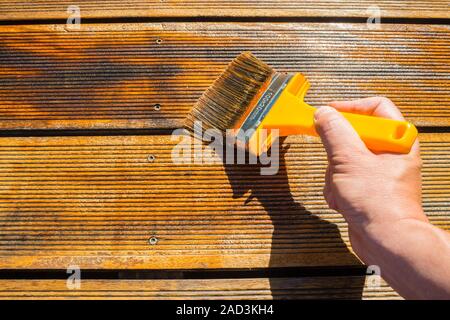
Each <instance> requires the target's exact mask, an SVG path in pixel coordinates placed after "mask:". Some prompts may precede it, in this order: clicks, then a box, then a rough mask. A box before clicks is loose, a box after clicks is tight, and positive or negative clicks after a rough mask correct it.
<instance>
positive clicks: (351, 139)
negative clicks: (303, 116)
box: [314, 106, 367, 157]
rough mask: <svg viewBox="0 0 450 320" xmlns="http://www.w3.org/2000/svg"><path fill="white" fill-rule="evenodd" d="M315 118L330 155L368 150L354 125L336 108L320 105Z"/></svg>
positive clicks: (318, 131)
mask: <svg viewBox="0 0 450 320" xmlns="http://www.w3.org/2000/svg"><path fill="white" fill-rule="evenodd" d="M314 120H315V124H316V131H317V133H318V134H319V136H320V138H321V139H322V143H323V144H324V146H325V149H326V151H327V154H328V156H329V157H333V156H336V155H347V154H352V153H355V152H363V151H365V150H367V148H366V146H365V144H364V142H363V141H362V140H361V138H360V137H359V135H358V133H357V132H356V131H355V129H353V127H352V125H351V124H350V123H349V122H348V121H347V119H345V118H344V116H343V115H341V114H340V113H339V112H338V111H337V110H336V109H334V108H332V107H329V106H323V107H320V108H318V109H317V111H316V112H315V113H314Z"/></svg>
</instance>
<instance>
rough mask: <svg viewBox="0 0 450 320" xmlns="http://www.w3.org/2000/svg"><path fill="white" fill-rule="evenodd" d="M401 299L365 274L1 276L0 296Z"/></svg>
mask: <svg viewBox="0 0 450 320" xmlns="http://www.w3.org/2000/svg"><path fill="white" fill-rule="evenodd" d="M5 297H7V298H9V299H36V300H37V299H183V300H185V299H186V300H191V299H258V300H259V299H358V300H359V299H370V300H374V299H399V298H400V297H399V296H398V294H396V293H395V292H394V291H393V290H392V289H391V288H390V287H389V286H388V285H386V283H384V282H381V285H380V286H379V287H377V288H374V287H373V286H370V282H366V283H365V279H364V277H356V276H352V277H303V278H273V279H266V278H259V279H232V280H230V279H208V280H197V279H192V280H185V279H177V280H123V279H122V280H84V281H83V284H82V287H81V288H80V289H79V290H73V289H72V290H70V289H68V288H67V285H66V281H65V280H31V281H30V280H0V299H2V298H5Z"/></svg>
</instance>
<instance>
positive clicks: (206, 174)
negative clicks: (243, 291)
mask: <svg viewBox="0 0 450 320" xmlns="http://www.w3.org/2000/svg"><path fill="white" fill-rule="evenodd" d="M421 140H422V156H423V160H424V168H423V176H424V188H423V196H424V200H423V204H424V208H425V211H426V213H427V214H428V216H429V218H430V220H431V222H432V223H433V224H435V225H437V226H440V227H442V228H443V229H446V230H449V229H450V215H449V202H448V199H449V198H450V188H449V185H450V175H449V172H450V170H449V168H450V134H448V133H444V134H422V135H421ZM176 143H177V141H176V140H173V141H172V140H171V139H170V136H164V135H163V136H112V137H101V136H97V137H94V136H93V137H29V138H0V225H1V227H0V268H2V269H61V268H62V269H65V268H66V267H67V266H68V265H78V266H80V267H81V268H82V269H191V268H192V269H195V268H198V269H204V268H219V269H220V268H266V267H288V266H291V267H293V266H311V267H312V266H349V265H359V264H360V262H359V260H358V259H357V258H356V257H355V256H354V255H353V254H352V253H351V249H349V247H348V234H347V228H346V224H345V222H344V220H343V218H342V217H341V216H340V215H339V214H337V213H336V212H334V211H332V210H330V209H328V208H327V205H326V203H325V202H324V200H323V196H322V187H323V182H324V181H323V177H324V170H325V165H326V157H325V153H324V150H323V148H322V146H321V144H320V143H318V142H317V140H315V139H308V138H302V137H290V138H288V140H287V141H286V142H285V145H284V147H283V156H282V157H281V162H280V170H279V172H278V174H277V175H273V176H261V175H260V167H259V166H256V165H225V166H224V165H223V164H222V163H220V162H219V163H217V164H210V165H200V164H173V162H172V159H171V152H172V149H173V147H174V145H175V144H176ZM149 155H153V156H154V157H155V158H154V160H151V161H149V160H148V156H149ZM216 160H219V159H218V158H216ZM152 237H155V238H156V240H157V242H156V243H155V244H150V243H149V239H150V238H152Z"/></svg>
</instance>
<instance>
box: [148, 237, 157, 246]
mask: <svg viewBox="0 0 450 320" xmlns="http://www.w3.org/2000/svg"><path fill="white" fill-rule="evenodd" d="M148 243H149V244H151V245H152V246H154V245H155V244H157V243H158V238H157V237H150V239H148Z"/></svg>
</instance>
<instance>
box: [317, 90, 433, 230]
mask: <svg viewBox="0 0 450 320" xmlns="http://www.w3.org/2000/svg"><path fill="white" fill-rule="evenodd" d="M330 105H331V106H332V107H321V108H319V109H318V110H317V111H316V113H315V123H316V129H317V132H318V133H319V135H320V137H321V139H322V142H323V144H324V146H325V149H326V151H327V155H328V162H329V165H328V168H327V173H326V178H325V188H324V196H325V199H326V201H327V203H328V205H329V206H330V208H332V209H334V210H336V211H338V212H340V213H341V214H342V215H343V216H344V218H345V219H346V221H347V222H348V224H349V229H350V232H352V230H360V229H361V228H366V227H368V226H369V225H374V224H377V225H385V224H392V223H394V222H395V221H398V220H402V219H418V220H422V221H427V218H426V216H425V214H424V213H423V210H422V201H421V171H420V169H421V160H420V154H419V143H418V141H416V142H415V143H414V145H413V147H412V149H411V151H410V153H409V154H392V153H378V154H377V153H373V152H371V151H370V150H369V149H367V147H366V146H365V145H364V142H363V141H362V140H361V139H360V138H359V136H358V134H357V133H356V131H355V130H354V129H353V127H352V126H351V125H350V123H349V122H348V121H347V120H346V119H345V118H344V117H343V116H342V115H341V114H339V112H337V111H336V110H339V111H344V112H351V113H360V114H367V115H373V116H378V117H384V118H391V119H396V120H404V118H403V116H402V115H401V113H400V111H399V110H398V109H397V107H396V106H395V105H394V104H393V103H392V102H391V101H390V100H389V99H387V98H382V97H374V98H367V99H362V100H357V101H346V102H333V103H331V104H330Z"/></svg>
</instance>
